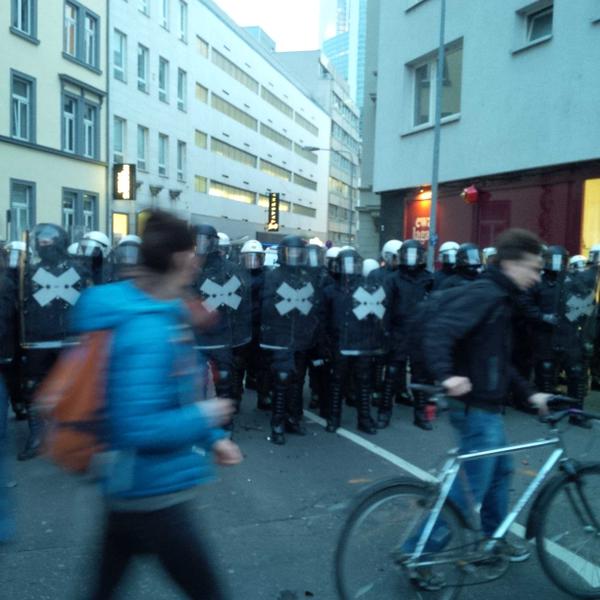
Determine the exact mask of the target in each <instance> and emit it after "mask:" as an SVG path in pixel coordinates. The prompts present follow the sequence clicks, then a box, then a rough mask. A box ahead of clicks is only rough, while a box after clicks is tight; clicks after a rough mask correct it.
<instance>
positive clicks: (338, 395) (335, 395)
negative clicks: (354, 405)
mask: <svg viewBox="0 0 600 600" xmlns="http://www.w3.org/2000/svg"><path fill="white" fill-rule="evenodd" d="M328 413H329V415H328V417H327V427H325V430H326V431H328V432H329V433H335V432H336V430H337V429H339V427H340V422H341V420H342V386H341V384H340V381H339V380H334V381H332V382H331V386H330V390H329V411H328Z"/></svg>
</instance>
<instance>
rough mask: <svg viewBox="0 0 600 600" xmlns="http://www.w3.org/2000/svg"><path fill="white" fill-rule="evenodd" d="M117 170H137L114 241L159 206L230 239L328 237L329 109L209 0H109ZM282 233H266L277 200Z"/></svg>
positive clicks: (117, 206)
mask: <svg viewBox="0 0 600 600" xmlns="http://www.w3.org/2000/svg"><path fill="white" fill-rule="evenodd" d="M110 13H111V20H110V32H109V37H110V45H111V53H110V83H109V92H110V121H111V127H110V140H109V144H110V148H111V153H110V162H111V167H112V165H114V164H118V163H121V162H122V163H129V164H135V165H136V167H137V185H138V187H137V194H136V195H137V198H136V200H135V201H134V202H132V201H127V200H116V201H114V202H113V213H114V214H113V228H114V233H115V235H116V236H118V235H123V234H125V233H126V232H132V231H134V229H135V227H136V217H137V216H138V215H139V214H140V213H142V214H143V211H144V210H145V209H148V208H150V207H160V208H164V209H169V210H173V211H175V212H177V213H178V214H180V215H181V216H182V217H185V218H187V219H189V220H190V221H191V222H192V223H209V224H212V225H214V226H215V227H216V228H217V229H218V230H220V231H224V232H225V233H227V234H228V235H229V236H230V237H232V238H239V237H243V236H249V237H258V238H259V239H262V240H265V241H276V240H277V238H278V237H280V236H281V235H282V234H287V233H297V234H299V235H303V236H308V237H313V236H319V237H324V236H325V233H326V231H327V185H328V172H329V157H328V156H326V155H319V154H318V153H315V152H307V151H306V150H304V149H303V147H305V146H315V147H320V146H323V145H327V144H328V143H329V134H330V129H331V124H330V123H331V121H330V118H329V117H328V115H327V114H326V112H325V111H324V110H323V109H322V108H321V107H319V106H318V105H317V104H316V103H315V102H314V101H313V100H312V99H311V98H310V97H309V95H308V93H307V92H305V91H304V90H303V89H302V87H301V85H300V84H298V83H297V82H296V81H295V80H293V79H292V78H291V77H290V76H289V75H288V74H287V73H286V72H285V70H284V69H283V68H282V66H281V65H280V64H279V63H277V61H276V60H275V58H274V56H273V55H272V53H271V52H269V51H268V50H267V49H265V48H264V47H263V46H262V45H261V44H260V43H259V42H258V41H257V40H256V39H255V38H254V37H252V36H251V35H250V34H249V33H247V32H245V31H244V30H243V29H242V28H239V27H238V26H237V25H236V24H235V23H234V22H233V21H232V20H231V19H230V18H229V17H227V15H225V14H224V13H223V12H222V11H221V10H220V9H219V8H218V7H217V6H216V5H215V4H214V3H213V2H212V1H210V0H189V1H185V0H129V2H126V1H125V0H110ZM270 193H279V194H280V230H279V233H278V234H268V233H266V232H265V231H264V230H265V224H266V223H267V204H268V194H270Z"/></svg>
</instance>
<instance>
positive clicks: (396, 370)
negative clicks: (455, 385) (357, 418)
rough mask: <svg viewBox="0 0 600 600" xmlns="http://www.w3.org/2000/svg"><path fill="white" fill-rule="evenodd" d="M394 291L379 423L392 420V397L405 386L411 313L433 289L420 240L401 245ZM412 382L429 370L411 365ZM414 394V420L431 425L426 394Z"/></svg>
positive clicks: (393, 285) (393, 281)
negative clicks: (388, 351)
mask: <svg viewBox="0 0 600 600" xmlns="http://www.w3.org/2000/svg"><path fill="white" fill-rule="evenodd" d="M390 282H391V284H392V289H391V294H392V299H391V307H392V308H391V349H390V353H389V355H388V363H387V368H386V375H385V381H384V386H383V395H382V398H381V405H380V408H379V417H378V426H379V427H386V426H387V425H388V424H389V415H390V414H391V411H392V404H393V397H394V394H395V393H396V391H402V390H405V389H406V364H407V358H408V355H409V348H408V347H407V344H408V340H409V332H410V330H411V327H413V323H412V317H413V316H414V314H415V312H416V310H417V306H418V305H419V303H420V302H422V301H423V300H424V299H425V298H426V297H427V294H429V292H430V291H431V288H432V285H433V277H432V274H431V273H430V272H429V271H427V270H426V269H425V250H424V248H423V246H422V244H421V243H420V242H419V241H418V240H407V241H405V242H404V243H403V244H402V248H401V249H400V269H399V270H398V273H397V275H396V276H395V277H393V278H391V279H390ZM411 376H412V380H413V382H415V383H417V382H421V383H423V382H426V381H427V377H426V374H425V373H424V372H423V373H422V372H421V370H420V369H419V368H418V365H411ZM413 395H414V422H415V425H417V426H419V427H421V428H423V429H431V424H430V423H429V421H428V420H427V419H426V417H425V404H426V398H425V397H424V396H423V394H422V393H420V392H416V393H414V394H413Z"/></svg>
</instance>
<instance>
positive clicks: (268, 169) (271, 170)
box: [260, 158, 292, 181]
mask: <svg viewBox="0 0 600 600" xmlns="http://www.w3.org/2000/svg"><path fill="white" fill-rule="evenodd" d="M260 170H261V171H262V172H263V173H266V174H267V175H271V177H278V178H279V179H283V180H284V181H291V180H292V172H291V171H288V170H287V169H284V168H283V167H280V166H278V165H275V164H273V163H272V162H269V161H268V160H263V159H262V158H261V159H260Z"/></svg>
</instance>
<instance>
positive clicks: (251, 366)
mask: <svg viewBox="0 0 600 600" xmlns="http://www.w3.org/2000/svg"><path fill="white" fill-rule="evenodd" d="M264 260H265V251H264V249H263V247H262V244H261V243H260V242H259V241H257V240H249V241H247V242H246V243H245V244H244V245H243V246H242V249H241V252H240V262H241V265H242V267H243V268H244V269H246V270H247V272H248V274H249V276H250V292H251V301H252V339H251V341H250V342H249V343H248V344H245V345H244V346H239V347H237V348H234V351H233V354H234V364H235V370H234V386H235V391H234V395H235V398H241V397H242V394H243V388H244V375H245V385H246V387H247V388H248V389H255V390H256V397H257V402H256V407H257V408H258V409H259V410H270V409H271V402H270V399H269V370H268V368H267V356H266V353H265V352H263V351H262V349H261V347H260V313H261V302H262V290H263V286H264V282H265V271H264Z"/></svg>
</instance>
